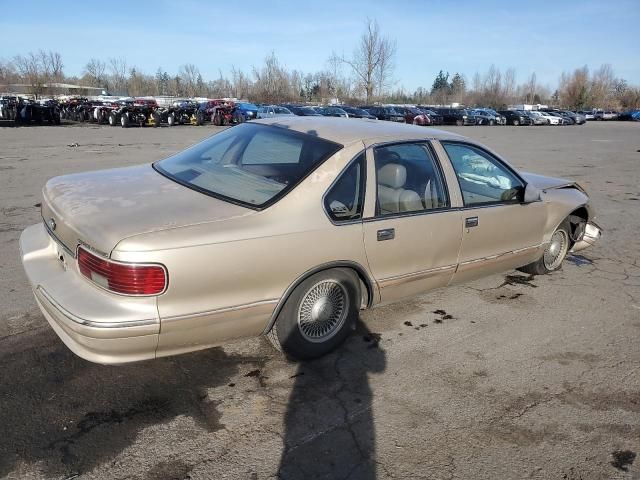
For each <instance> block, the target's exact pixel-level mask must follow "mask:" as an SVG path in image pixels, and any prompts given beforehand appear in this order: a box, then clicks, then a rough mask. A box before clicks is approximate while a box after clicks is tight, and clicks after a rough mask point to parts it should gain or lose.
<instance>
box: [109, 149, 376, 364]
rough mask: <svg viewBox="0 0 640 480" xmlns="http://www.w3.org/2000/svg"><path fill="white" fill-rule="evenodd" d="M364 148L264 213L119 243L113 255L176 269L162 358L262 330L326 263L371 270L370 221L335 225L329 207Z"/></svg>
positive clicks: (166, 300) (345, 154)
mask: <svg viewBox="0 0 640 480" xmlns="http://www.w3.org/2000/svg"><path fill="white" fill-rule="evenodd" d="M363 149H364V147H363V144H362V143H359V145H358V144H356V145H352V146H351V147H346V148H345V149H343V150H342V151H340V152H339V153H337V154H336V155H334V156H333V157H332V158H330V159H329V160H327V161H326V162H325V163H324V164H323V165H321V166H320V167H319V168H318V169H317V170H316V171H315V172H313V173H312V174H311V175H310V176H309V177H307V178H306V179H305V180H304V181H303V182H302V183H301V184H300V185H298V186H297V187H296V188H294V189H293V190H292V191H291V192H290V193H289V194H288V195H287V196H286V197H285V198H283V199H282V200H280V201H279V202H277V203H276V204H275V205H273V206H271V207H269V208H267V209H265V210H264V211H261V212H257V213H255V214H252V215H249V216H247V217H240V218H234V219H230V220H226V221H220V222H214V223H208V224H201V225H196V226H192V227H184V228H178V229H174V230H167V231H163V232H157V233H155V234H153V235H139V236H136V237H132V238H129V239H126V240H125V241H123V242H121V243H120V244H118V246H117V247H116V249H114V251H113V252H112V257H113V258H116V259H120V260H125V259H126V260H127V261H154V262H159V263H162V264H164V265H165V266H166V267H167V270H168V272H169V287H168V289H167V291H166V293H165V294H163V295H161V296H159V297H158V312H159V316H160V321H161V335H160V341H159V346H158V355H159V356H161V355H168V354H175V353H181V352H185V351H190V350H196V349H199V348H207V347H209V346H214V345H218V344H220V343H223V342H225V341H228V340H230V339H234V338H241V337H248V336H255V335H259V334H261V333H262V331H263V330H264V328H265V327H266V326H267V324H268V322H269V320H270V318H271V315H272V313H273V311H274V309H275V307H276V305H277V303H278V301H279V300H280V298H281V297H282V296H283V294H284V292H285V291H286V290H287V288H288V287H289V286H290V285H291V284H292V283H293V282H294V281H295V280H296V279H297V278H298V277H300V276H301V275H302V274H304V273H305V272H307V271H309V270H311V269H313V268H315V267H316V266H318V265H322V264H325V263H328V262H332V261H340V260H347V261H352V262H355V263H357V264H359V265H361V266H362V267H363V269H365V270H366V271H367V262H366V256H365V253H364V246H363V241H362V224H361V223H354V224H350V225H340V226H336V225H333V224H332V223H331V222H330V220H329V218H328V217H327V215H326V214H325V213H324V209H323V206H322V197H323V195H324V193H325V192H326V190H327V189H328V188H329V186H330V185H331V183H332V182H333V180H334V179H335V178H336V176H337V175H338V174H339V173H340V172H341V171H342V170H343V168H344V167H345V166H346V165H347V164H348V162H349V161H350V160H351V159H353V158H354V157H355V156H356V155H357V154H358V153H359V152H361V151H362V150H363ZM152 259H153V260H152Z"/></svg>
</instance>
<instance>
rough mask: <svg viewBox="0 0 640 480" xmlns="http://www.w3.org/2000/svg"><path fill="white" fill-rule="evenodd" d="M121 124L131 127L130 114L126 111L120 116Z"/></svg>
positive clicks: (123, 126)
mask: <svg viewBox="0 0 640 480" xmlns="http://www.w3.org/2000/svg"><path fill="white" fill-rule="evenodd" d="M120 125H122V128H129V116H128V115H127V114H126V113H123V114H122V115H121V116H120Z"/></svg>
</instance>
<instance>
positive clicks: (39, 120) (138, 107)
mask: <svg viewBox="0 0 640 480" xmlns="http://www.w3.org/2000/svg"><path fill="white" fill-rule="evenodd" d="M257 110H258V107H256V106H255V105H253V104H251V103H246V102H233V101H229V100H226V99H208V100H193V99H186V100H177V101H174V102H171V103H170V104H168V105H159V104H158V102H157V101H156V99H154V98H150V97H142V98H121V99H87V98H83V97H68V98H60V99H43V100H38V101H36V100H30V99H26V98H23V97H19V96H0V120H9V121H12V122H14V123H16V124H19V125H20V124H21V125H30V124H33V123H35V124H51V125H59V124H60V123H61V121H62V120H71V121H75V122H93V123H98V124H108V125H111V126H122V127H124V128H127V127H131V126H153V127H158V126H160V125H162V124H166V125H168V126H173V125H185V124H190V125H203V124H205V123H207V122H210V123H212V124H214V125H219V126H222V125H229V124H235V123H242V122H245V121H247V120H252V119H255V118H256V114H257Z"/></svg>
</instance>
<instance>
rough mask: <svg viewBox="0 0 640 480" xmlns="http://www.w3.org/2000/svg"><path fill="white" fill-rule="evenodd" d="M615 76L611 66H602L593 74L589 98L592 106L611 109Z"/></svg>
mask: <svg viewBox="0 0 640 480" xmlns="http://www.w3.org/2000/svg"><path fill="white" fill-rule="evenodd" d="M614 86H615V76H614V74H613V69H612V68H611V65H609V64H608V63H607V64H604V65H602V66H601V67H600V68H599V69H598V70H596V71H595V72H593V76H592V78H591V88H590V96H591V101H592V103H593V104H594V106H599V107H612V106H613V105H612V103H613V97H614V93H615V92H614Z"/></svg>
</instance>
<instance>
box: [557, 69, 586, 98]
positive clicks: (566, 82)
mask: <svg viewBox="0 0 640 480" xmlns="http://www.w3.org/2000/svg"><path fill="white" fill-rule="evenodd" d="M589 90H590V82H589V68H588V67H587V66H586V65H585V66H584V67H582V68H578V69H576V70H575V71H574V72H573V73H564V72H563V73H562V75H561V76H560V82H559V85H558V96H559V101H560V103H561V104H562V105H564V106H567V107H571V108H575V109H583V108H586V107H588V106H589V105H590V104H591V103H592V99H591V94H590V91H589Z"/></svg>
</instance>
